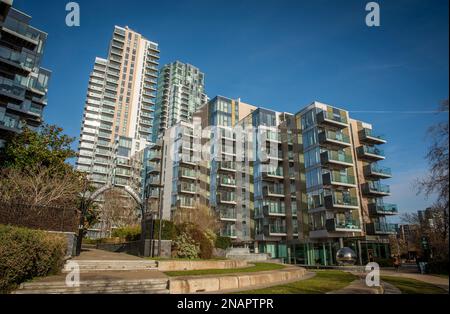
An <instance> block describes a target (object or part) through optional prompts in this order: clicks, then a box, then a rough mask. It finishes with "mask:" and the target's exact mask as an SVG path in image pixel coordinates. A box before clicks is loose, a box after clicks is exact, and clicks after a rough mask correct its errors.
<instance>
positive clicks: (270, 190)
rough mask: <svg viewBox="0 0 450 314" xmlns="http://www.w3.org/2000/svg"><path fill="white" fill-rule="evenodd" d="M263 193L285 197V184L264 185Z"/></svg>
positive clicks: (267, 195)
mask: <svg viewBox="0 0 450 314" xmlns="http://www.w3.org/2000/svg"><path fill="white" fill-rule="evenodd" d="M263 195H264V196H265V197H279V198H284V196H285V194H284V188H283V186H276V185H273V186H268V185H266V186H264V187H263Z"/></svg>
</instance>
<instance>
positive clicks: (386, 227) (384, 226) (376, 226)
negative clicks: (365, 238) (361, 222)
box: [366, 222, 397, 235]
mask: <svg viewBox="0 0 450 314" xmlns="http://www.w3.org/2000/svg"><path fill="white" fill-rule="evenodd" d="M366 230H367V234H370V235H379V234H397V229H396V227H395V225H394V224H390V223H385V222H381V223H380V222H374V223H370V224H367V225H366Z"/></svg>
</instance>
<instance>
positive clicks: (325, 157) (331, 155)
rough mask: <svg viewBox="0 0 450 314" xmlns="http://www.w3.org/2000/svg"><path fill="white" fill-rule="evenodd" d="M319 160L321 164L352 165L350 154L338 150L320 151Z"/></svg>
mask: <svg viewBox="0 0 450 314" xmlns="http://www.w3.org/2000/svg"><path fill="white" fill-rule="evenodd" d="M320 161H321V163H322V165H335V166H341V167H351V166H353V158H352V155H350V154H346V153H342V152H338V151H326V152H323V153H321V154H320Z"/></svg>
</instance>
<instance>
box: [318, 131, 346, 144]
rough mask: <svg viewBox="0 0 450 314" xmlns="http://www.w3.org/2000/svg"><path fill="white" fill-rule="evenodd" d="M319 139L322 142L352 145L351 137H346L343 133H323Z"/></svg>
mask: <svg viewBox="0 0 450 314" xmlns="http://www.w3.org/2000/svg"><path fill="white" fill-rule="evenodd" d="M319 139H321V141H325V140H331V141H337V142H342V143H346V144H350V136H348V135H345V134H343V133H339V132H334V131H330V130H326V131H323V132H321V133H320V134H319Z"/></svg>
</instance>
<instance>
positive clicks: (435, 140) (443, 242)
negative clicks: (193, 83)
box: [418, 100, 449, 260]
mask: <svg viewBox="0 0 450 314" xmlns="http://www.w3.org/2000/svg"><path fill="white" fill-rule="evenodd" d="M440 110H441V111H442V112H448V110H449V102H448V100H445V101H444V102H443V103H442V104H441V107H440ZM427 134H428V136H429V137H430V139H431V141H432V144H431V147H430V149H429V151H428V154H427V155H426V158H427V160H428V163H429V166H430V171H429V175H428V176H427V177H425V178H423V179H421V180H419V181H418V193H423V194H425V195H426V196H427V197H430V196H433V195H436V196H437V199H436V201H435V203H434V204H433V205H432V207H431V208H430V209H429V215H430V219H431V220H432V222H433V223H432V225H427V224H423V223H421V222H420V221H419V222H418V223H419V225H420V229H421V230H420V232H421V234H423V235H426V236H427V237H428V238H429V241H430V244H431V246H432V250H433V254H434V256H435V257H437V258H443V259H447V260H448V241H449V239H448V238H449V226H448V223H449V221H448V220H449V170H448V165H449V158H448V157H449V125H448V120H447V121H444V122H440V123H438V124H436V125H434V126H432V127H431V128H430V129H429V130H428V133H427Z"/></svg>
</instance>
